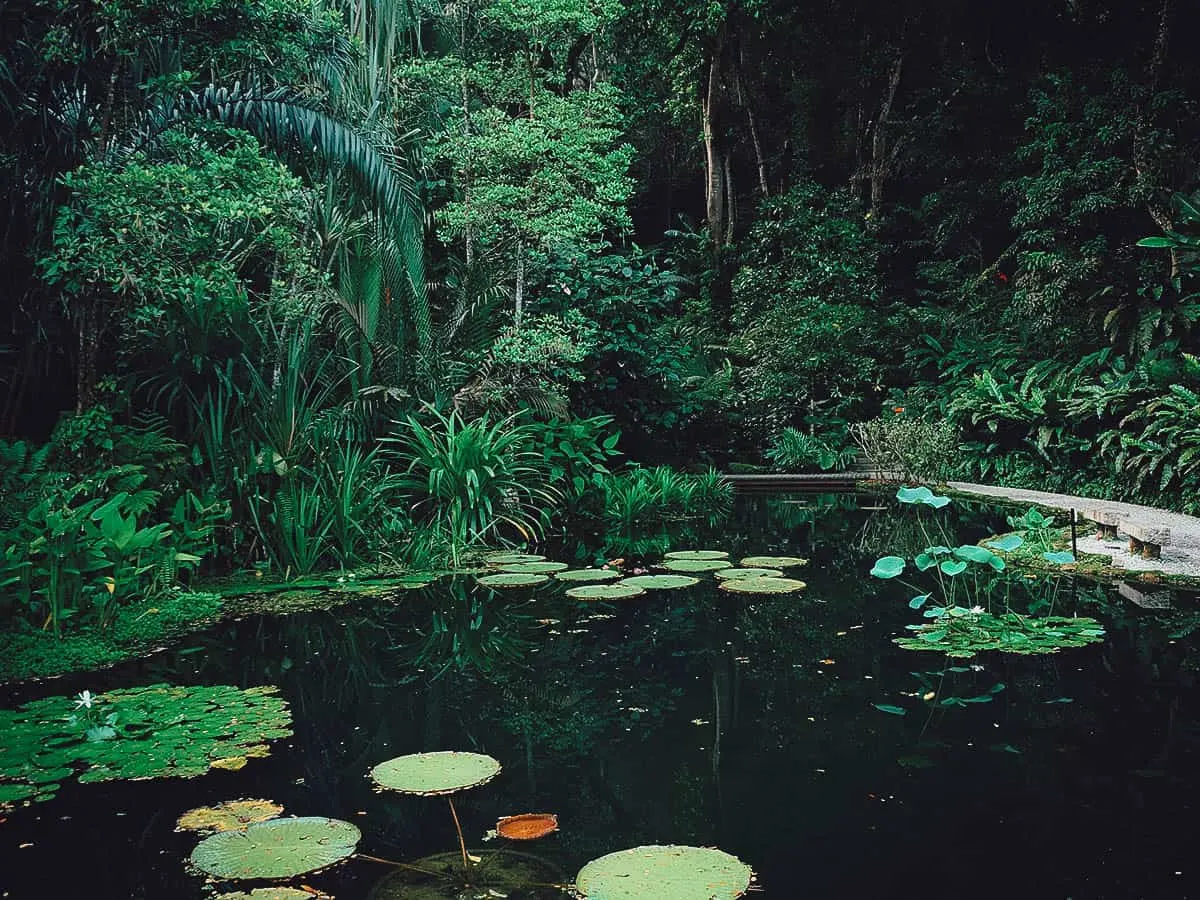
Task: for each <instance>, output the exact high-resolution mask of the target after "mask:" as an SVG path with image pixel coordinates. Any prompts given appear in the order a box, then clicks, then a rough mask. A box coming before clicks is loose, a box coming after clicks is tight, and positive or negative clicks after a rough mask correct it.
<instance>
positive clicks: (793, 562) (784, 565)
mask: <svg viewBox="0 0 1200 900" xmlns="http://www.w3.org/2000/svg"><path fill="white" fill-rule="evenodd" d="M741 564H742V565H743V566H746V567H748V568H762V569H794V568H797V567H798V566H807V565H808V560H807V559H802V558H801V557H799V556H747V557H746V558H745V559H743V560H742V563H741Z"/></svg>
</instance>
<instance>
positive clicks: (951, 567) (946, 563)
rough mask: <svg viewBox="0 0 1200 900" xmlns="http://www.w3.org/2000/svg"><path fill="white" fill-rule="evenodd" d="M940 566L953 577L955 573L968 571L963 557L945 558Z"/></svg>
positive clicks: (959, 573)
mask: <svg viewBox="0 0 1200 900" xmlns="http://www.w3.org/2000/svg"><path fill="white" fill-rule="evenodd" d="M938 568H940V569H941V570H942V571H943V572H944V573H945V574H947V575H949V576H950V577H951V578H953V577H954V576H955V575H961V574H962V573H963V572H965V571H967V564H966V563H965V562H963V561H962V560H961V559H944V560H942V564H941V565H940V566H939V567H938Z"/></svg>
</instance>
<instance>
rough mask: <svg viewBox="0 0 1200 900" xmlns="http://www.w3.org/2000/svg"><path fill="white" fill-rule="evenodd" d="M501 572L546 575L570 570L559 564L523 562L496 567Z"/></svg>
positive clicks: (563, 564) (565, 565) (564, 564)
mask: <svg viewBox="0 0 1200 900" xmlns="http://www.w3.org/2000/svg"><path fill="white" fill-rule="evenodd" d="M497 568H498V569H499V570H500V571H501V572H511V573H512V574H513V575H548V574H550V573H551V572H562V571H564V570H566V569H569V568H571V567H570V566H568V565H567V564H566V563H560V562H545V561H538V562H523V563H511V564H508V565H503V566H498V567H497Z"/></svg>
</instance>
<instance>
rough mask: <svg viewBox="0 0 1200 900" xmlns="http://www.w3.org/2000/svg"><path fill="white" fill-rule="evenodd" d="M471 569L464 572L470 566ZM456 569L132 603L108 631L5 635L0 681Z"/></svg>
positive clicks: (0, 641) (103, 665) (425, 581)
mask: <svg viewBox="0 0 1200 900" xmlns="http://www.w3.org/2000/svg"><path fill="white" fill-rule="evenodd" d="M464 571H465V570H464ZM446 574H454V573H451V572H436V573H435V572H417V573H402V574H398V575H388V576H386V577H381V576H378V575H360V576H355V575H346V574H343V573H329V574H327V575H323V576H312V577H308V578H303V579H299V580H296V581H290V582H283V583H280V582H270V581H266V580H262V579H255V580H228V579H227V580H223V581H213V582H209V583H204V584H200V585H197V586H196V587H195V588H194V589H192V590H179V591H175V592H172V593H170V594H167V595H164V596H161V597H157V598H155V599H153V600H145V601H142V602H140V603H135V604H131V605H129V606H126V607H124V608H123V609H121V611H120V612H118V613H117V616H116V619H115V620H114V621H113V623H112V624H111V625H110V626H109V627H108V628H106V629H105V630H104V631H95V630H90V629H89V630H86V631H78V632H68V633H67V634H65V635H63V636H62V637H61V638H55V637H54V635H53V634H51V633H50V632H48V631H43V630H40V629H35V628H32V627H28V628H24V629H21V630H18V631H9V632H5V633H3V634H0V684H14V683H19V682H24V681H35V680H41V679H46V678H57V677H60V676H64V675H72V674H75V673H79V672H90V671H97V670H100V669H107V668H111V667H113V666H116V665H119V664H121V663H124V662H128V661H129V660H132V659H137V658H139V657H142V656H146V655H149V654H150V653H154V652H157V651H158V650H162V649H165V648H166V647H167V646H170V645H171V644H173V643H176V642H178V641H180V640H182V639H183V638H185V637H187V636H188V635H190V634H194V633H195V632H197V631H202V630H203V629H205V628H209V627H211V626H213V625H216V624H219V623H220V622H224V621H229V620H233V619H238V618H241V617H243V616H248V615H287V614H288V613H296V612H308V611H311V610H318V609H333V608H335V607H338V606H343V605H345V604H348V603H352V602H354V601H355V600H359V599H364V598H369V597H378V596H381V595H385V594H392V593H397V592H400V591H406V590H413V589H416V588H421V587H426V586H427V585H429V584H431V583H432V582H433V581H434V580H436V579H437V578H438V577H440V576H442V575H446Z"/></svg>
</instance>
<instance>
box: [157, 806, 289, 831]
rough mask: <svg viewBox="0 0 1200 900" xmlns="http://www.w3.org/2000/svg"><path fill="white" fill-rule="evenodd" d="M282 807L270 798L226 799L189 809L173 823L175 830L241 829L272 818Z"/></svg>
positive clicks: (281, 810)
mask: <svg viewBox="0 0 1200 900" xmlns="http://www.w3.org/2000/svg"><path fill="white" fill-rule="evenodd" d="M281 812H283V807H282V806H280V805H279V804H278V803H272V802H271V801H270V800H226V801H225V802H224V803H218V804H217V805H216V806H201V807H199V808H197V809H189V810H188V811H187V812H185V813H184V814H183V815H182V816H180V817H179V820H178V821H177V822H176V823H175V830H176V831H199V832H202V833H203V832H216V831H241V830H242V829H244V828H246V827H247V826H249V825H254V824H255V823H257V822H266V821H267V820H268V819H274V818H275V817H277V816H278V815H279V814H280V813H281Z"/></svg>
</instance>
